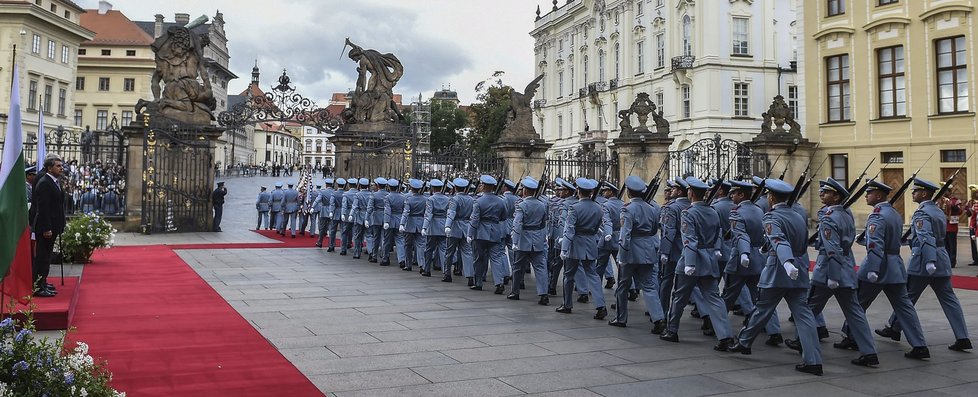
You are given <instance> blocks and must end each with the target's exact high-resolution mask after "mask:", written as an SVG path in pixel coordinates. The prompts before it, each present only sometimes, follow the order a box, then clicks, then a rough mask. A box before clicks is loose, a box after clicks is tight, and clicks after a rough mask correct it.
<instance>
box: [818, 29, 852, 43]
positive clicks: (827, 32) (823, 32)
mask: <svg viewBox="0 0 978 397" xmlns="http://www.w3.org/2000/svg"><path fill="white" fill-rule="evenodd" d="M833 33H842V34H847V35H850V36H851V35H852V34H854V33H856V29H853V28H850V27H848V26H834V27H831V28H826V29H822V30H820V31H818V32H815V34H813V35H812V38H813V39H815V40H819V39H821V38H822V37H825V36H827V35H830V34H833Z"/></svg>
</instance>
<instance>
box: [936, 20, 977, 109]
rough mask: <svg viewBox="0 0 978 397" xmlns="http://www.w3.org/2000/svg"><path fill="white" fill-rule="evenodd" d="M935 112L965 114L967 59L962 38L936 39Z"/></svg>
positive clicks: (966, 104) (965, 46) (965, 45)
mask: <svg viewBox="0 0 978 397" xmlns="http://www.w3.org/2000/svg"><path fill="white" fill-rule="evenodd" d="M936 47H937V112H938V113H955V112H967V111H968V109H969V106H968V58H967V53H966V51H967V43H966V42H965V40H964V36H958V37H949V38H944V39H938V40H937V42H936Z"/></svg>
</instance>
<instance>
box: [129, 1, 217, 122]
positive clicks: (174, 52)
mask: <svg viewBox="0 0 978 397" xmlns="http://www.w3.org/2000/svg"><path fill="white" fill-rule="evenodd" d="M205 22H207V16H201V17H200V18H197V19H196V20H194V21H193V22H191V23H189V24H187V25H186V26H173V27H171V28H169V29H167V31H166V33H165V34H163V35H162V36H160V37H158V38H157V39H156V41H154V42H153V44H151V45H150V48H152V49H153V52H154V53H155V54H156V70H155V71H154V72H153V78H152V82H151V88H152V91H153V101H152V102H150V101H146V100H144V99H140V100H139V102H137V103H136V113H142V111H143V110H144V109H145V110H148V111H149V112H150V113H155V114H159V115H161V116H163V117H166V118H168V119H172V120H175V121H180V122H184V123H190V124H210V122H211V120H213V119H214V115H213V114H212V112H213V110H214V108H215V107H216V104H217V103H216V99H215V98H214V93H213V91H212V90H211V80H210V77H209V76H208V75H207V69H205V67H204V55H203V48H204V47H206V46H207V45H208V44H210V40H209V39H208V37H207V36H206V35H201V36H196V35H194V34H193V32H192V31H191V29H193V28H194V27H196V26H198V25H200V24H203V23H205ZM160 83H162V85H163V86H162V91H161V88H160ZM202 83H203V84H202Z"/></svg>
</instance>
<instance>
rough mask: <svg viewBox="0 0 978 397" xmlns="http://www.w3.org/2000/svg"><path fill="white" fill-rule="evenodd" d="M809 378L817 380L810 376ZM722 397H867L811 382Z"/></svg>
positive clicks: (821, 383) (822, 383)
mask: <svg viewBox="0 0 978 397" xmlns="http://www.w3.org/2000/svg"><path fill="white" fill-rule="evenodd" d="M808 377H809V378H812V379H817V378H816V377H813V376H811V375H808ZM766 386H768V385H766V384H760V385H755V387H766ZM718 396H723V397H785V396H832V397H868V396H869V394H863V393H859V392H855V391H852V390H848V389H844V388H841V387H837V386H832V385H830V384H828V383H825V382H818V381H811V382H807V383H801V382H799V383H793V384H791V385H788V386H782V387H770V388H765V389H759V390H749V391H739V392H733V393H725V394H718Z"/></svg>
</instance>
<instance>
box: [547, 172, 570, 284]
mask: <svg viewBox="0 0 978 397" xmlns="http://www.w3.org/2000/svg"><path fill="white" fill-rule="evenodd" d="M566 196H567V188H566V187H565V186H564V180H563V179H561V178H554V195H553V197H551V198H550V206H549V211H550V213H549V218H550V219H549V220H548V222H547V224H548V225H550V227H549V234H548V236H547V246H548V250H547V270H548V272H549V274H550V280H549V283H548V287H547V294H549V295H553V296H556V295H557V279H558V278H559V277H560V273H561V271H562V270H563V268H564V261H563V259H560V244H557V241H558V240H559V239H560V236H561V235H562V234H563V233H564V229H563V225H564V222H563V221H562V220H561V218H560V216H561V211H562V210H563V209H562V208H563V206H564V199H565V198H566Z"/></svg>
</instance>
